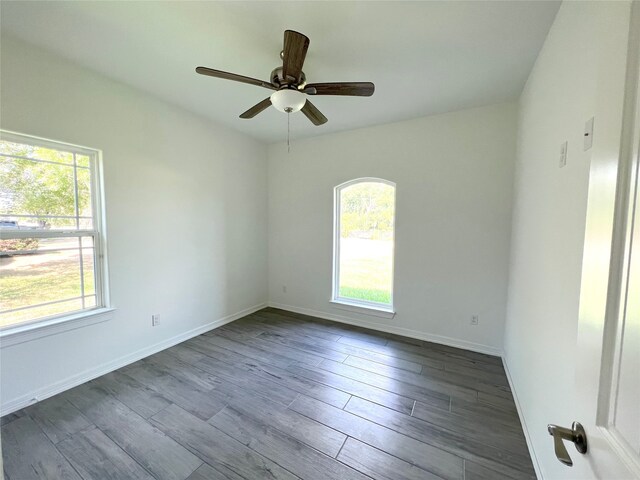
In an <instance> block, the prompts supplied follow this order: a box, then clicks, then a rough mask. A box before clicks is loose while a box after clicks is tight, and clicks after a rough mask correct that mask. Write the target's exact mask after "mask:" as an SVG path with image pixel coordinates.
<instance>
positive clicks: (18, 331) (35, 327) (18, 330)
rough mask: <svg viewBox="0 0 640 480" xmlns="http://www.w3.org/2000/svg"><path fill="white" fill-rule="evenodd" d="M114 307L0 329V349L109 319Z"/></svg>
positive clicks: (82, 311)
mask: <svg viewBox="0 0 640 480" xmlns="http://www.w3.org/2000/svg"><path fill="white" fill-rule="evenodd" d="M114 310H115V308H95V309H93V310H81V311H78V312H75V313H71V314H65V315H62V316H56V317H53V318H49V319H45V320H34V321H32V322H29V323H27V324H24V325H16V326H11V327H7V328H4V329H0V349H2V348H5V347H10V346H11V345H17V344H19V343H24V342H29V341H31V340H36V339H38V338H43V337H48V336H50V335H56V334H58V333H62V332H68V331H69V330H75V329H76V328H80V327H86V326H88V325H94V324H96V323H100V322H105V321H107V320H111V318H112V315H111V312H113V311H114Z"/></svg>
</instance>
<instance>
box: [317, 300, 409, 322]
mask: <svg viewBox="0 0 640 480" xmlns="http://www.w3.org/2000/svg"><path fill="white" fill-rule="evenodd" d="M329 301H330V302H331V303H333V304H334V307H335V308H338V309H340V310H346V311H348V312H356V313H361V314H364V315H373V316H374V317H382V318H393V317H395V316H396V312H394V311H393V310H392V309H390V308H388V307H383V306H378V305H376V304H374V303H369V302H362V303H360V302H357V301H355V300H354V301H352V300H348V299H345V298H342V297H340V298H335V299H333V300H329Z"/></svg>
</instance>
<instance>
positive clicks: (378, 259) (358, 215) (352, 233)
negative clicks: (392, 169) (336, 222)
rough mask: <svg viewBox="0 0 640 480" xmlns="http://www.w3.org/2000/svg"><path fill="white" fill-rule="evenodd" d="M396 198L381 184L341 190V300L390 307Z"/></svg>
mask: <svg viewBox="0 0 640 480" xmlns="http://www.w3.org/2000/svg"><path fill="white" fill-rule="evenodd" d="M394 197H395V188H394V187H393V186H391V185H387V184H385V183H380V182H361V183H356V184H354V185H350V186H348V187H345V188H343V189H342V190H340V239H339V242H340V245H339V246H340V248H339V252H340V258H339V292H338V294H339V296H340V297H343V298H350V299H355V300H364V301H368V302H375V303H381V304H387V305H390V304H391V296H392V289H393V228H394V225H393V223H394V213H395V204H394V203H395V200H394Z"/></svg>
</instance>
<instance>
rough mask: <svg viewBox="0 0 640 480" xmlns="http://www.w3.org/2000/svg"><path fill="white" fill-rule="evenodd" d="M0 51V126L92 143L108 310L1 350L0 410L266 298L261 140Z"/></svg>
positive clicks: (34, 56)
mask: <svg viewBox="0 0 640 480" xmlns="http://www.w3.org/2000/svg"><path fill="white" fill-rule="evenodd" d="M1 53H2V58H1V62H2V63H1V74H2V77H1V82H2V85H1V87H2V90H1V103H2V110H1V119H0V120H1V126H2V128H4V129H8V130H13V131H17V132H22V133H27V134H31V135H36V136H41V137H45V138H51V139H55V140H60V141H64V142H69V143H74V144H79V145H85V146H89V147H93V148H97V149H101V150H102V151H103V156H104V182H105V190H106V191H105V194H106V211H107V229H108V254H109V269H110V273H111V278H110V284H111V298H112V302H113V305H114V306H115V307H116V308H117V310H116V311H115V313H114V314H113V315H112V318H111V320H109V321H107V322H104V323H100V324H96V325H92V326H88V327H84V328H80V329H77V330H73V331H70V332H65V333H62V334H59V335H54V336H50V337H46V338H43V339H39V340H35V341H31V342H28V343H22V344H18V345H14V346H4V347H3V348H2V351H1V354H0V355H1V373H2V384H1V387H2V388H1V399H2V405H3V410H4V409H6V408H8V407H9V406H11V405H18V404H20V402H22V401H25V400H28V399H30V398H32V397H33V396H35V395H37V394H42V393H46V392H48V391H51V389H53V390H55V389H56V388H60V387H64V386H65V385H69V383H73V382H74V381H78V380H79V379H82V378H84V376H86V375H91V374H95V372H98V371H100V369H101V368H106V367H108V366H109V365H111V366H113V365H116V364H117V362H118V361H119V359H124V358H128V359H132V358H133V357H135V356H136V354H138V355H142V354H144V352H147V353H148V349H149V348H153V346H154V345H156V344H161V343H163V342H164V344H165V345H166V342H170V341H171V339H174V338H175V337H177V336H180V335H185V334H188V332H190V331H192V330H194V329H197V328H198V327H201V326H204V325H207V324H209V323H211V322H214V321H216V320H219V319H221V318H223V317H225V316H228V315H232V314H235V313H237V312H240V311H242V310H244V309H247V308H251V307H253V306H255V305H260V304H263V303H264V302H266V299H267V290H266V285H267V247H266V245H267V227H266V216H267V209H266V203H267V193H266V188H267V183H266V177H267V172H266V168H267V164H266V151H265V146H264V145H263V144H261V143H258V142H256V141H253V140H251V139H250V138H248V137H246V136H244V135H241V134H238V133H236V132H233V131H230V130H228V129H226V128H223V127H221V126H219V125H216V124H213V123H211V122H209V121H207V120H204V119H203V118H200V117H197V116H195V115H193V114H191V113H188V112H186V111H183V110H181V109H179V108H176V107H173V106H170V105H168V104H166V103H163V102H161V101H159V100H156V99H155V98H153V97H150V96H147V95H146V94H144V93H141V92H139V91H136V90H134V89H132V88H129V87H127V86H124V85H122V84H119V83H116V82H113V81H111V80H108V79H106V78H105V77H102V76H99V75H96V74H94V73H91V72H89V71H88V70H85V69H83V68H80V67H78V66H75V65H73V64H71V63H68V62H66V61H64V60H62V59H60V58H59V57H56V56H52V55H50V54H48V53H45V52H44V51H41V50H37V49H35V48H33V47H30V46H27V45H26V44H23V43H21V42H18V41H16V40H13V39H11V38H6V37H3V38H2V52H1ZM176 88H180V86H176ZM212 108H213V106H212ZM152 313H160V315H161V320H162V324H161V325H160V326H157V327H154V328H152V327H151V321H150V318H151V314H152Z"/></svg>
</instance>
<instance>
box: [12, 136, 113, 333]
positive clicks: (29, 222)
mask: <svg viewBox="0 0 640 480" xmlns="http://www.w3.org/2000/svg"><path fill="white" fill-rule="evenodd" d="M98 160H99V153H98V152H97V151H95V150H91V149H87V148H82V147H76V146H72V145H67V144H63V143H59V142H52V141H48V140H41V139H37V138H33V137H29V136H24V135H19V134H14V133H9V132H4V131H2V132H0V329H4V328H7V327H13V326H16V325H23V324H26V323H32V322H37V321H40V320H43V319H49V318H51V317H57V316H62V315H66V314H70V313H77V312H81V311H85V310H92V309H95V308H98V307H103V306H105V294H104V290H103V285H104V284H105V282H104V279H103V274H104V270H105V269H104V268H103V254H102V245H103V238H102V228H101V227H102V221H101V218H102V217H101V213H102V212H101V208H100V198H101V197H100V191H99V188H100V181H99V170H98V169H99V164H98Z"/></svg>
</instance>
